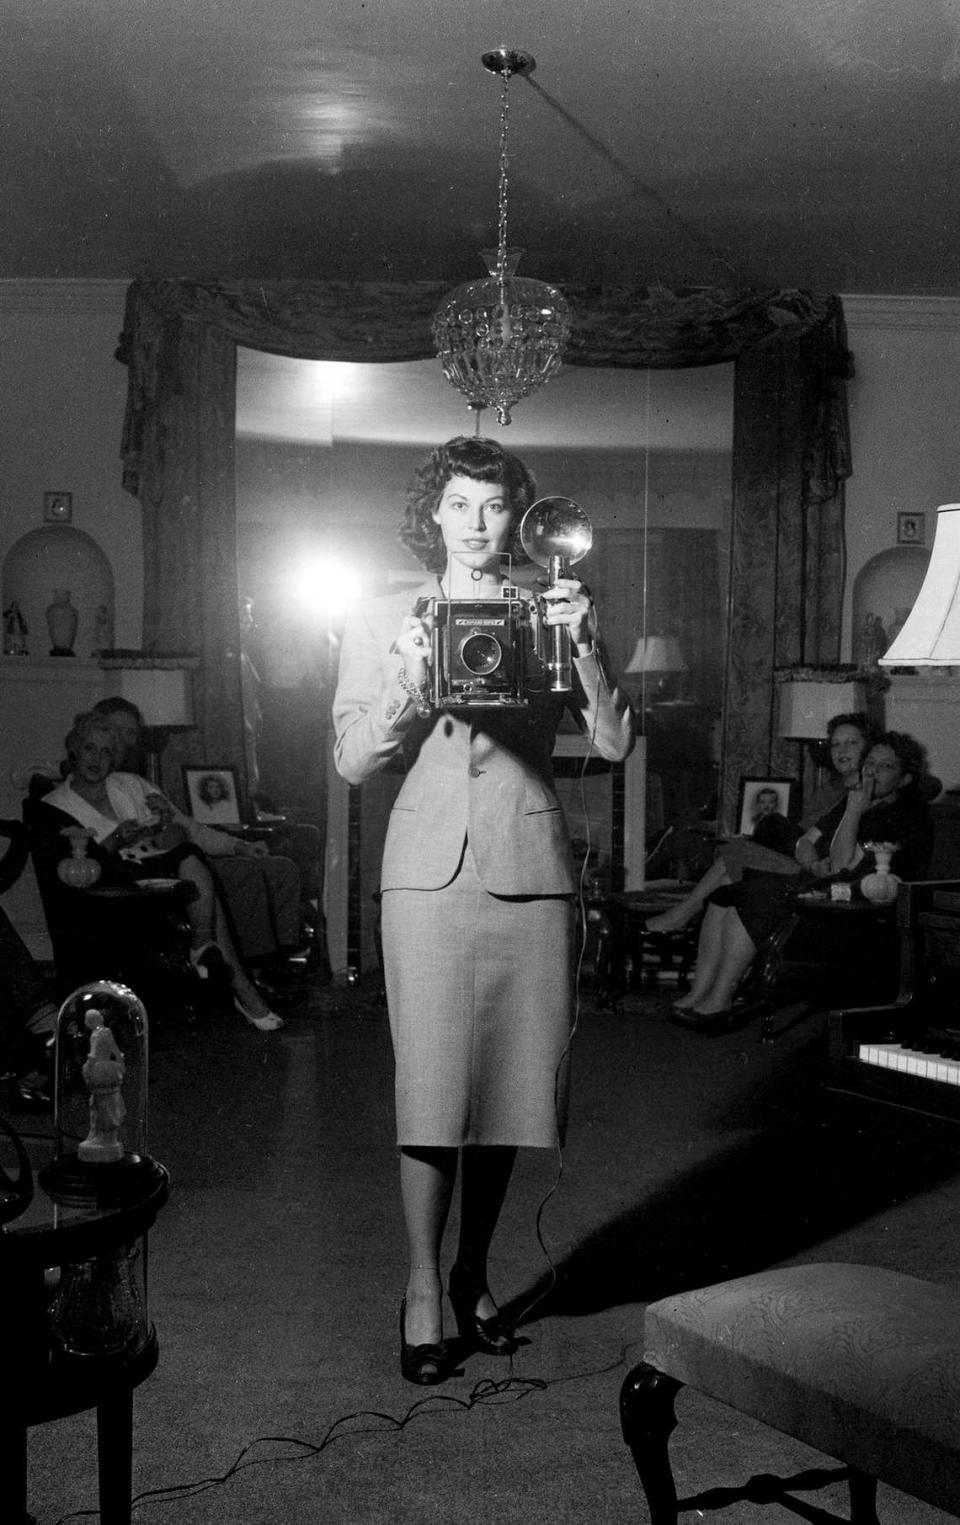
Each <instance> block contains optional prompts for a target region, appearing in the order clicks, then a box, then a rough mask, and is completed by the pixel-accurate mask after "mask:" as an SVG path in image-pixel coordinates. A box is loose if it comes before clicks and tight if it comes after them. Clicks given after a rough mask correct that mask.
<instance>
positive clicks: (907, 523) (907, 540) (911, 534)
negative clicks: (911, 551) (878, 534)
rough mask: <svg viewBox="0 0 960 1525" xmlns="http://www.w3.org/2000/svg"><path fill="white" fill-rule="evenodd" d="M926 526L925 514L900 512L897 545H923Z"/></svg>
mask: <svg viewBox="0 0 960 1525" xmlns="http://www.w3.org/2000/svg"><path fill="white" fill-rule="evenodd" d="M924 528H925V522H924V516H923V514H912V513H905V514H898V515H897V545H923V542H924Z"/></svg>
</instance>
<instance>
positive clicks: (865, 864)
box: [708, 789, 933, 947]
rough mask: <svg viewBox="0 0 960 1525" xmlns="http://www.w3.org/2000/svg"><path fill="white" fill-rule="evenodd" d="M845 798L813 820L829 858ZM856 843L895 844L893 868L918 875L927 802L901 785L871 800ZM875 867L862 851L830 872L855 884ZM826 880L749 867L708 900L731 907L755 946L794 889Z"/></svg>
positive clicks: (926, 835)
mask: <svg viewBox="0 0 960 1525" xmlns="http://www.w3.org/2000/svg"><path fill="white" fill-rule="evenodd" d="M846 803H847V802H846V800H845V799H841V800H838V802H837V804H836V805H834V807H833V808H832V810H829V811H828V812H827V814H826V815H825V816H822V817H821V819H820V820H819V821H818V822H817V827H816V829H817V831H818V832H819V833H820V835H819V837H818V838H817V843H816V847H817V854H818V856H819V857H820V858H825V857H827V855H828V854H829V852H830V844H831V842H832V841H833V837H834V833H835V832H836V830H837V828H838V827H839V825H840V822H841V821H842V820H843V813H844V811H845V809H846ZM857 842H858V844H859V845H860V847H861V848H865V845H866V844H867V843H868V842H895V843H897V850H896V852H895V853H894V854H893V857H892V859H891V863H890V867H891V870H892V872H893V873H895V874H897V875H899V877H900V878H901V879H922V878H923V877H924V875H925V874H926V871H927V865H928V863H929V862H930V856H931V853H932V852H933V824H932V822H931V820H930V811H929V810H928V808H927V804H926V801H925V800H923V799H921V798H920V797H919V795H918V794H917V793H916V792H915V791H914V790H913V789H905V790H904V791H903V792H902V793H901V794H900V795H898V797H897V798H896V799H895V800H893V801H892V802H891V803H890V804H889V805H887V804H884V803H882V802H881V803H880V804H877V805H871V806H870V808H869V809H868V810H865V811H864V813H863V815H862V816H861V818H860V824H859V826H858V827H857ZM875 866H876V865H875V861H874V856H873V854H872V853H871V852H866V851H865V852H864V856H863V857H862V858H861V859H860V861H859V863H857V864H856V866H855V867H854V868H852V869H845V870H844V871H843V872H842V873H839V874H834V875H832V876H831V877H832V879H833V880H836V881H846V882H847V883H853V884H854V885H855V884H857V883H858V882H859V881H860V880H861V879H863V878H864V877H865V876H866V875H867V874H870V873H872V872H873V870H874V868H875ZM828 883H830V880H826V879H822V878H818V877H816V876H815V875H813V874H807V873H802V872H801V873H800V874H795V875H792V876H789V877H784V876H783V875H781V874H751V873H750V871H749V870H747V872H746V873H745V875H744V877H743V879H742V880H741V881H740V883H739V884H729V885H724V886H722V887H721V888H720V889H718V890H715V891H714V893H713V894H712V895H711V896H710V899H709V902H708V904H711V905H719V906H732V907H733V908H734V909H735V910H736V912H737V914H738V916H739V917H740V920H741V921H742V922H743V925H744V927H745V929H746V931H747V932H748V933H749V936H750V939H751V941H752V942H753V943H755V944H756V946H757V947H759V946H760V944H761V943H763V942H766V940H767V938H768V937H770V936H772V934H773V933H774V932H775V931H776V929H777V927H778V926H779V924H780V922H781V920H782V918H783V915H784V912H785V910H786V907H787V905H788V902H789V900H790V897H791V896H792V895H795V894H796V893H797V891H798V890H804V889H809V888H811V887H813V886H819V887H822V886H823V885H824V884H828Z"/></svg>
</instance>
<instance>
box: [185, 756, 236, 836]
mask: <svg viewBox="0 0 960 1525" xmlns="http://www.w3.org/2000/svg"><path fill="white" fill-rule="evenodd" d="M181 772H182V774H183V792H184V795H185V797H186V801H187V809H188V811H189V812H190V815H191V816H192V817H193V819H194V820H195V821H198V822H199V823H200V824H201V825H203V826H239V825H240V824H241V821H240V792H239V788H238V785H237V770H236V768H234V767H232V766H231V765H230V764H229V763H204V764H201V765H199V766H195V765H193V764H192V763H184V764H183V765H182V766H181Z"/></svg>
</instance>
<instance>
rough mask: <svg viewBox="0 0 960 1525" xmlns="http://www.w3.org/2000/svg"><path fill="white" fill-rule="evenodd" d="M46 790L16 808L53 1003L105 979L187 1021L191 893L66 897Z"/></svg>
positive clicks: (191, 1005)
mask: <svg viewBox="0 0 960 1525" xmlns="http://www.w3.org/2000/svg"><path fill="white" fill-rule="evenodd" d="M47 782H48V781H46V780H44V781H42V782H41V784H40V786H39V789H38V790H37V791H36V792H34V793H33V794H31V795H29V796H28V797H27V799H25V800H24V803H23V816H24V827H25V833H26V838H27V841H28V844H29V852H30V857H31V859H32V862H33V867H34V872H35V874H36V878H37V888H38V889H39V892H40V903H41V905H42V907H43V914H44V919H45V920H46V923H47V930H48V932H49V934H50V942H51V945H52V948H53V959H54V970H55V985H56V991H57V995H58V998H59V999H60V1000H63V999H64V998H65V997H66V996H67V995H69V994H70V992H71V991H72V990H74V989H76V987H77V986H78V985H84V984H87V983H89V982H90V981H92V980H102V979H111V980H117V981H119V982H120V983H122V984H126V985H129V986H130V987H131V989H133V990H135V991H136V993H137V994H138V995H139V996H140V997H141V999H142V1000H143V1001H144V1003H145V1004H146V1006H147V1007H148V1010H151V1011H152V1010H153V1007H154V1002H158V1003H159V1004H160V1005H162V1006H164V1007H178V1008H179V1009H181V1010H183V1011H184V1013H185V1014H186V1016H187V1017H188V1019H190V1018H192V1016H193V1015H194V1011H195V1006H196V1001H197V997H198V994H199V991H198V985H199V982H198V980H197V976H196V972H195V970H194V968H193V965H192V963H191V961H190V924H189V922H188V921H187V918H186V915H185V908H186V906H187V905H188V904H189V902H190V899H191V896H192V894H193V893H194V891H193V888H192V886H191V885H188V884H178V885H177V886H176V888H172V887H171V888H169V889H167V890H166V891H160V890H155V891H149V890H143V889H139V888H137V887H136V886H131V887H129V888H125V887H120V886H105V887H98V886H94V887H92V888H90V889H74V888H72V887H71V886H69V885H66V884H64V883H62V881H61V880H60V878H59V876H58V874H57V867H58V864H59V863H60V861H61V859H62V858H63V857H64V856H66V855H67V854H68V853H69V848H68V847H67V846H66V842H65V839H64V838H63V836H62V830H63V827H64V824H65V818H64V817H63V816H62V815H61V812H60V811H58V810H54V809H52V808H51V807H50V806H48V805H46V804H45V803H44V800H43V798H42V795H43V793H44V792H46V790H45V789H44V787H43V785H44V784H45V783H47Z"/></svg>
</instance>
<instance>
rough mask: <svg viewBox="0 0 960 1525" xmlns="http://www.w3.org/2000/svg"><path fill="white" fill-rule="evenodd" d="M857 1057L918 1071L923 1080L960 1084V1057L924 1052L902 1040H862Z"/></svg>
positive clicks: (907, 1071)
mask: <svg viewBox="0 0 960 1525" xmlns="http://www.w3.org/2000/svg"><path fill="white" fill-rule="evenodd" d="M857 1058H858V1059H860V1060H862V1062H863V1063H864V1064H875V1065H877V1066H878V1067H879V1068H880V1069H884V1070H898V1071H899V1072H900V1074H902V1075H918V1076H919V1077H920V1079H921V1080H942V1081H944V1082H945V1083H946V1084H947V1085H952V1086H960V1058H956V1059H954V1058H949V1057H948V1056H947V1055H945V1054H937V1053H924V1052H922V1051H921V1050H920V1049H915V1048H907V1047H906V1046H905V1045H904V1044H902V1043H861V1044H860V1046H859V1048H858V1050H857Z"/></svg>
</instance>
